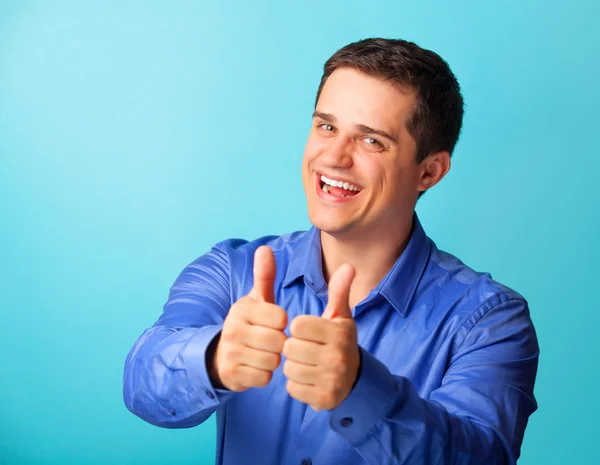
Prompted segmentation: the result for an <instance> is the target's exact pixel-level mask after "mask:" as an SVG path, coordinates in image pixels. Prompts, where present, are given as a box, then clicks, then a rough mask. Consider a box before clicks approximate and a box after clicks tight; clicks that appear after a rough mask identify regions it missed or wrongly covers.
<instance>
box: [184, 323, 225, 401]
mask: <svg viewBox="0 0 600 465" xmlns="http://www.w3.org/2000/svg"><path fill="white" fill-rule="evenodd" d="M222 329H223V327H222V326H220V325H219V326H205V327H203V328H199V330H198V329H196V331H195V334H194V336H192V337H191V338H190V340H189V342H188V344H187V346H186V348H185V350H184V351H185V353H184V354H183V356H184V358H185V359H187V360H194V361H196V363H194V364H193V365H191V366H188V367H187V369H188V376H189V378H190V382H191V384H192V386H193V387H194V388H195V389H196V390H199V391H200V393H201V395H202V396H203V397H204V400H205V402H206V403H205V406H206V407H211V406H212V405H214V406H217V405H219V404H221V403H223V402H224V401H226V400H227V399H229V398H230V397H231V396H232V395H233V394H234V392H233V391H230V390H229V389H215V388H214V387H213V385H212V382H211V381H210V377H209V375H208V369H207V366H206V351H207V349H208V346H209V345H210V343H211V342H212V340H213V339H214V338H215V337H217V335H218V334H219V333H220V332H221V330H222Z"/></svg>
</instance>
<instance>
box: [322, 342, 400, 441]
mask: <svg viewBox="0 0 600 465" xmlns="http://www.w3.org/2000/svg"><path fill="white" fill-rule="evenodd" d="M359 350H360V354H361V368H360V375H359V377H358V380H357V382H356V384H355V385H354V388H353V389H352V391H350V394H348V397H346V399H344V400H343V401H342V403H341V404H340V405H338V406H337V407H336V408H334V409H333V410H331V416H330V417H329V424H330V426H331V428H332V429H333V430H334V431H336V432H337V433H339V434H340V435H342V436H343V437H344V438H346V439H347V440H348V442H349V443H350V444H351V445H353V446H355V445H358V444H360V443H361V442H363V441H364V440H365V439H366V438H367V436H368V435H369V433H370V432H371V431H372V430H374V429H375V427H376V425H377V424H378V423H379V422H380V421H381V419H382V418H383V417H385V415H386V414H387V413H388V412H389V410H390V409H391V408H392V406H393V404H394V402H395V400H396V398H397V396H398V382H397V380H396V378H394V376H393V375H392V374H391V373H390V371H389V370H388V368H387V367H386V366H385V365H384V364H383V363H381V362H380V361H379V360H377V359H376V358H375V357H374V356H373V355H371V354H370V353H369V352H367V351H366V350H364V349H363V348H362V347H360V346H359Z"/></svg>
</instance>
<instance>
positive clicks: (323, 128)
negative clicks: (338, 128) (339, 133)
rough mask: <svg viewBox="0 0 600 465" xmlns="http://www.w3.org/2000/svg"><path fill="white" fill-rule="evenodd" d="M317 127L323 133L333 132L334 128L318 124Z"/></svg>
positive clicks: (329, 125) (325, 124)
mask: <svg viewBox="0 0 600 465" xmlns="http://www.w3.org/2000/svg"><path fill="white" fill-rule="evenodd" d="M317 127H318V128H319V129H322V130H323V131H326V132H331V131H333V126H332V125H331V124H327V123H321V124H318V125H317Z"/></svg>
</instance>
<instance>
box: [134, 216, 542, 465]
mask: <svg viewBox="0 0 600 465" xmlns="http://www.w3.org/2000/svg"><path fill="white" fill-rule="evenodd" d="M263 244H266V245H268V246H270V247H271V248H272V249H273V252H274V254H275V260H276V263H277V277H276V281H275V298H276V303H277V304H278V305H280V306H281V307H283V308H284V309H285V310H286V311H287V313H288V316H289V318H288V327H287V328H286V330H285V332H286V334H287V335H288V336H289V323H290V322H291V321H292V319H293V318H294V316H296V315H301V314H311V315H321V314H322V313H323V311H324V309H325V305H326V304H327V284H326V282H325V280H324V278H323V272H322V268H321V267H322V265H321V263H322V261H321V243H320V235H319V231H318V230H317V229H315V228H314V227H313V228H312V229H311V230H309V231H307V232H304V231H303V232H294V233H292V234H287V235H284V236H279V237H276V236H268V237H263V238H260V239H258V240H255V241H252V242H248V241H244V240H240V239H230V240H227V241H224V242H221V243H219V244H217V245H215V246H214V247H213V248H212V249H211V250H210V251H209V252H208V253H207V254H205V255H203V256H202V257H200V258H198V259H197V260H195V261H194V262H193V263H191V264H190V265H189V266H187V267H186V268H185V269H184V270H183V272H182V273H181V274H180V275H179V277H178V278H177V280H176V281H175V283H174V285H173V287H172V288H171V290H170V293H169V298H168V301H167V303H166V304H165V306H164V311H163V313H162V315H161V316H160V318H159V319H158V321H157V322H156V324H155V325H154V326H153V327H152V328H149V329H148V330H146V331H145V332H144V333H143V334H142V335H141V337H140V338H139V339H138V341H137V342H136V343H135V345H134V346H133V348H132V349H131V351H130V353H129V355H128V356H127V360H126V363H125V373H124V390H123V393H124V399H125V404H126V406H127V408H128V409H129V410H131V411H132V412H133V413H134V414H136V415H138V416H139V417H140V418H142V419H144V420H146V421H147V422H150V423H152V424H154V425H158V426H162V427H166V428H187V427H192V426H195V425H198V424H200V423H202V422H203V421H205V420H206V419H207V418H208V417H209V416H210V415H211V414H212V413H213V412H216V417H217V418H216V419H217V458H216V463H217V464H219V465H242V464H244V465H246V464H260V465H283V464H285V465H287V464H296V465H309V464H311V463H312V464H313V465H333V464H347V465H354V464H356V465H358V464H372V465H375V464H377V465H379V464H388V463H389V464H392V463H393V464H419V465H422V464H486V465H490V464H513V463H515V461H516V459H517V458H518V456H519V451H520V447H521V443H522V440H523V434H524V430H525V426H526V424H527V419H528V417H529V415H531V414H532V413H533V412H534V411H535V410H536V408H537V404H536V401H535V399H534V395H533V388H534V382H535V376H536V371H537V364H538V353H539V349H538V343H537V338H536V334H535V331H534V328H533V325H532V322H531V319H530V315H529V309H528V305H527V302H526V301H525V299H524V298H523V297H522V296H520V295H519V294H518V293H516V292H515V291H513V290H511V289H509V288H507V287H505V286H503V285H501V284H499V283H497V282H495V281H494V280H492V278H491V276H490V275H489V274H488V273H478V272H475V271H473V270H472V269H470V268H469V267H467V266H466V265H464V264H463V263H462V262H461V261H459V260H458V259H457V258H456V257H454V256H452V255H450V254H448V253H446V252H443V251H441V250H439V249H438V248H437V247H436V245H435V243H434V242H433V241H432V240H431V239H430V238H428V237H427V236H426V234H425V232H424V231H423V228H422V226H421V224H420V222H419V219H418V217H417V215H416V214H415V215H414V221H413V229H412V232H411V238H410V241H409V243H408V245H407V247H406V249H405V250H404V252H403V253H402V255H401V256H400V257H399V258H398V260H397V261H396V263H395V264H394V266H393V267H392V269H391V270H390V271H389V272H388V273H387V275H386V276H385V277H384V278H383V279H382V280H381V282H380V283H379V284H378V285H377V287H376V288H375V289H373V290H372V291H371V292H370V294H369V295H368V296H367V297H366V298H365V299H364V300H363V301H362V302H360V303H359V304H358V305H356V307H355V308H353V309H352V313H353V315H354V318H355V321H356V325H357V328H358V342H359V346H360V352H361V368H360V370H359V376H358V379H357V382H356V384H355V386H354V388H353V390H352V391H351V393H350V394H349V396H348V397H347V398H346V399H345V400H344V401H343V402H342V403H341V404H340V405H339V406H338V407H337V408H335V409H333V410H330V411H320V412H315V411H314V410H313V409H312V408H310V407H307V405H306V404H303V403H301V402H299V401H297V400H295V399H293V398H291V397H290V396H289V394H288V393H287V391H286V378H285V376H284V375H283V372H282V367H283V360H284V357H282V359H283V360H282V363H281V364H280V366H279V368H278V369H277V370H276V371H275V372H274V373H273V378H272V380H271V382H270V383H269V384H268V385H267V386H266V387H264V388H251V389H249V390H247V391H244V392H240V393H234V392H230V391H227V390H221V389H214V388H213V386H212V385H211V382H210V380H209V377H208V374H207V369H206V362H205V353H206V350H207V346H208V345H209V343H210V341H211V340H212V339H213V338H214V337H215V336H216V335H217V334H218V333H219V331H220V330H221V328H222V325H223V321H224V318H225V316H226V315H227V312H228V311H229V308H230V306H231V305H232V304H233V303H234V302H236V301H237V300H238V299H239V298H241V297H243V296H245V295H247V294H248V292H249V291H250V289H251V288H252V284H253V282H252V281H253V274H252V267H253V257H254V251H255V250H256V249H257V247H258V246H260V245H263Z"/></svg>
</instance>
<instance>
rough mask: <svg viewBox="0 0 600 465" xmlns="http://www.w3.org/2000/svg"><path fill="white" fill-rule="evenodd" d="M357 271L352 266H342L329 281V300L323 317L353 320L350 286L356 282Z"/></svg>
mask: <svg viewBox="0 0 600 465" xmlns="http://www.w3.org/2000/svg"><path fill="white" fill-rule="evenodd" d="M355 274H356V270H355V269H354V267H353V266H352V265H348V264H345V265H342V266H340V267H339V268H338V269H337V270H336V271H335V273H333V276H332V277H331V279H330V280H329V291H328V293H329V300H328V302H327V307H325V311H324V312H323V315H322V317H323V318H327V319H329V320H332V319H333V318H352V312H351V311H350V303H349V299H350V286H351V285H352V281H353V280H354V275H355Z"/></svg>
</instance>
